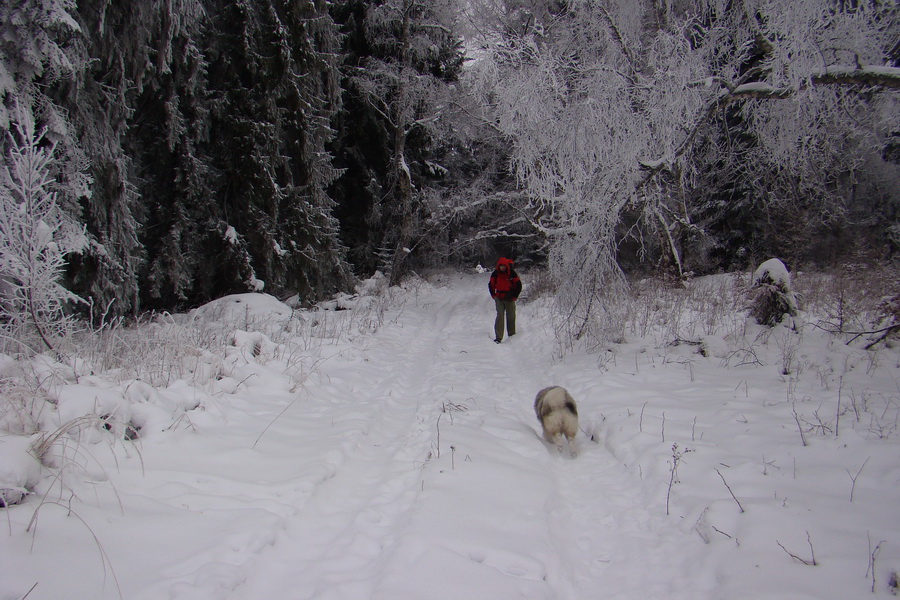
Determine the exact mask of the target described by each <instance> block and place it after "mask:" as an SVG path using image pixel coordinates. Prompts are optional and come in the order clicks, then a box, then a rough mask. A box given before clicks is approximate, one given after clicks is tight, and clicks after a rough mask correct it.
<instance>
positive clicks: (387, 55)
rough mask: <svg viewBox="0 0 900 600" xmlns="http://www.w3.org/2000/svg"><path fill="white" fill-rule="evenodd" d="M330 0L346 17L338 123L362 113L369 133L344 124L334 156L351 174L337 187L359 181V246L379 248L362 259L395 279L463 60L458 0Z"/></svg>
mask: <svg viewBox="0 0 900 600" xmlns="http://www.w3.org/2000/svg"><path fill="white" fill-rule="evenodd" d="M337 4H339V5H340V6H337V7H335V9H334V12H335V13H336V14H338V15H339V18H340V19H342V21H343V23H344V30H345V32H346V33H347V34H348V35H347V38H345V39H346V40H347V42H346V43H347V44H348V49H349V50H350V54H349V56H348V57H347V62H346V63H345V67H344V69H343V70H344V74H345V79H344V81H345V87H346V89H347V92H346V94H345V95H346V96H348V100H347V101H346V102H345V107H346V108H347V110H346V111H345V113H344V114H343V115H341V118H340V119H339V120H338V123H339V127H340V126H341V125H340V124H341V123H346V124H347V125H348V126H350V125H352V124H353V123H360V124H362V126H363V128H364V130H365V131H368V132H371V133H372V134H374V135H370V136H369V137H368V138H365V137H363V136H361V135H359V134H358V133H356V132H353V131H351V130H349V128H348V127H344V128H342V131H341V132H340V135H341V137H342V141H343V140H346V141H347V142H348V144H346V145H344V150H343V151H340V150H339V152H340V153H339V157H338V158H339V162H338V164H340V165H342V166H343V165H346V166H348V167H349V169H348V175H351V176H356V177H357V182H358V183H357V182H353V181H349V180H347V181H344V182H339V185H338V188H339V193H341V194H343V195H344V196H345V197H347V196H348V195H349V194H348V193H347V192H346V191H344V188H351V187H353V186H359V185H360V184H361V186H362V189H361V190H360V191H361V192H362V196H363V197H364V198H365V204H363V205H362V206H361V208H362V210H363V211H364V212H365V214H366V223H365V224H364V228H365V229H366V230H367V231H366V233H365V234H364V235H363V236H360V237H361V238H362V239H360V240H359V243H360V244H364V245H365V246H366V247H367V248H368V251H367V252H364V253H369V254H370V255H371V254H374V253H375V252H377V253H378V254H379V255H380V264H378V265H364V266H365V267H369V268H372V267H374V266H379V267H382V268H385V269H387V270H388V271H389V272H390V280H391V283H392V284H396V283H397V282H398V281H399V280H400V278H401V277H402V276H403V274H404V271H405V266H406V259H407V257H408V255H409V252H410V250H411V249H412V248H413V247H414V246H415V245H416V243H417V241H418V239H419V238H420V236H421V235H422V234H423V230H424V227H423V219H424V212H425V211H424V206H423V190H422V186H423V185H424V184H425V181H426V180H427V178H428V177H429V171H430V170H431V168H430V167H429V165H428V164H427V162H428V161H427V156H428V150H429V147H430V146H432V145H433V143H434V140H433V138H432V134H433V131H434V126H435V123H436V122H437V120H438V119H440V118H441V117H442V115H443V114H444V113H445V111H446V108H447V102H448V100H449V96H448V94H449V93H450V88H449V84H450V83H451V82H453V81H454V80H455V79H456V76H457V74H458V72H459V69H460V67H461V65H462V53H461V47H460V40H459V37H458V33H457V27H456V19H457V18H458V15H459V14H460V12H459V5H458V3H457V2H455V1H454V0H388V1H386V2H379V3H367V2H359V1H357V0H352V1H350V2H342V3H337ZM351 111H352V112H351ZM373 140H374V143H373ZM367 163H368V164H367ZM360 175H362V176H363V177H362V178H359V176H360ZM366 175H369V176H366ZM348 216H350V215H348ZM358 225H363V224H362V223H359V224H358ZM373 251H374V252H373Z"/></svg>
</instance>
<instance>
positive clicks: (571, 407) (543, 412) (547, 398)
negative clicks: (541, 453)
mask: <svg viewBox="0 0 900 600" xmlns="http://www.w3.org/2000/svg"><path fill="white" fill-rule="evenodd" d="M534 412H535V414H536V415H537V418H538V421H540V422H541V427H542V428H543V429H544V439H545V440H547V441H548V442H550V443H551V444H556V449H557V450H558V451H559V452H562V438H563V436H565V437H566V440H568V445H569V454H571V455H572V457H574V456H575V434H576V433H578V408H577V407H576V406H575V399H574V398H572V396H570V395H569V392H567V391H566V390H565V388H562V387H559V386H558V385H555V386H551V387H547V388H544V389H542V390H541V391H539V392H538V394H537V397H536V398H535V399H534Z"/></svg>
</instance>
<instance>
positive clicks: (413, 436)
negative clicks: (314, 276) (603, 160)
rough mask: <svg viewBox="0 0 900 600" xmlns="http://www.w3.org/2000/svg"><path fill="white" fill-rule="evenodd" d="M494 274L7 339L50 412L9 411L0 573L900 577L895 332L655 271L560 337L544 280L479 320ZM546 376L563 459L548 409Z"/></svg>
mask: <svg viewBox="0 0 900 600" xmlns="http://www.w3.org/2000/svg"><path fill="white" fill-rule="evenodd" d="M486 277H487V276H486V275H479V274H463V275H449V274H444V275H442V276H439V277H437V278H434V279H432V280H431V281H430V282H423V281H415V282H412V283H409V284H407V285H406V286H405V287H404V288H403V289H394V290H392V291H391V292H390V293H389V294H387V295H382V296H377V297H370V296H364V297H363V298H361V299H357V300H355V301H354V300H351V299H347V300H345V301H344V302H345V303H347V304H348V305H351V306H353V308H352V309H351V310H340V311H324V310H323V311H303V312H295V313H292V311H290V309H288V308H287V307H286V306H284V305H282V304H280V303H277V302H276V301H275V300H274V299H271V298H269V297H266V296H261V295H246V296H240V297H232V298H229V299H226V300H223V301H219V302H217V303H214V304H213V305H210V306H207V307H205V308H204V309H203V310H201V311H198V312H196V313H194V314H193V315H191V316H179V317H174V318H172V319H171V322H167V321H165V320H162V321H160V323H157V324H148V325H145V326H144V328H143V329H142V331H143V333H142V339H144V341H146V343H147V346H146V347H138V342H137V341H135V338H133V337H132V338H128V340H126V341H122V340H120V341H121V342H122V343H123V344H124V345H123V347H126V346H127V347H128V348H129V349H130V350H129V352H131V354H128V353H127V352H124V351H123V352H122V353H121V356H120V357H119V358H120V359H121V362H123V363H129V362H130V363H134V364H130V365H129V364H117V365H116V364H114V363H115V360H114V357H110V356H109V355H105V356H104V355H103V354H102V353H100V352H98V351H96V350H95V349H91V348H87V347H86V348H85V351H84V354H85V356H84V357H83V359H82V360H81V361H80V362H76V363H74V364H72V365H69V366H63V365H60V364H57V363H54V362H52V361H44V362H43V363H42V362H40V361H35V362H33V363H30V364H29V365H27V368H26V366H25V365H22V364H16V363H12V362H9V361H7V362H5V363H3V364H0V366H2V368H3V370H4V377H5V381H6V385H5V388H4V389H5V390H6V391H5V393H6V396H5V398H6V405H7V407H6V411H5V414H4V415H3V422H4V423H5V424H6V426H7V427H8V428H9V429H15V428H16V427H19V428H26V429H27V428H28V427H29V426H30V425H29V423H28V421H29V419H28V418H27V417H26V416H24V415H23V414H20V413H23V412H30V413H31V414H34V415H36V420H37V423H36V424H33V425H37V426H39V427H40V428H41V429H43V430H44V431H45V432H46V433H45V435H44V437H43V438H40V435H39V434H36V435H34V436H31V437H26V436H22V435H10V434H3V435H2V436H0V488H2V487H4V486H5V487H7V488H9V489H12V488H14V487H17V486H18V487H29V488H30V490H31V491H33V492H34V493H32V494H30V495H29V496H27V497H26V499H25V500H24V502H23V503H22V504H19V505H15V506H11V507H9V508H7V509H5V511H4V513H5V514H3V516H4V517H5V519H4V520H5V521H6V526H5V527H4V529H5V530H6V531H5V532H3V535H2V537H0V600H18V599H21V598H23V597H25V596H26V595H27V598H28V599H29V600H40V599H53V600H58V599H62V598H65V599H69V600H72V599H82V598H83V599H91V600H98V599H106V598H110V599H113V598H125V599H127V600H158V599H164V598H171V599H173V600H212V599H225V598H227V599H229V600H257V599H259V598H279V599H291V600H301V599H322V600H325V599H333V600H356V599H359V600H369V599H384V600H388V599H390V600H398V599H403V600H418V599H421V600H441V599H453V600H457V599H460V598H466V599H485V600H488V599H490V600H498V599H507V598H510V599H511V598H526V599H548V600H549V599H554V600H584V599H593V598H596V599H610V600H613V599H622V600H626V599H627V600H635V599H663V598H664V599H666V600H680V599H684V600H697V599H705V598H709V599H720V598H721V599H726V598H727V599H729V600H738V599H742V598H767V599H769V598H777V599H785V600H787V599H797V600H800V599H830V598H833V599H841V600H845V599H848V598H868V597H888V596H889V595H890V594H891V591H892V589H891V579H892V573H896V572H897V571H898V570H900V460H898V459H900V443H898V431H897V425H898V403H900V357H898V353H897V351H896V350H891V349H886V348H884V346H883V345H881V346H879V348H880V349H879V350H877V351H868V352H867V351H864V350H862V349H860V346H861V344H854V345H852V346H847V345H845V344H844V343H843V341H842V340H840V339H837V338H834V337H833V336H831V335H830V334H826V333H824V332H823V331H822V330H821V329H817V328H814V327H811V326H810V325H809V324H807V325H805V326H801V328H800V329H799V332H794V331H791V330H790V329H788V328H787V327H779V328H776V329H774V330H767V329H764V328H761V327H758V326H756V325H753V324H748V323H747V321H746V319H745V318H744V315H743V314H733V315H724V316H723V315H721V314H720V315H719V317H717V318H718V321H717V322H712V321H711V320H707V321H704V320H703V318H706V317H691V316H690V311H689V310H686V309H679V310H677V311H674V312H673V305H674V304H677V303H678V300H677V298H676V297H675V296H672V297H665V298H663V297H660V298H658V299H656V300H654V301H653V302H648V303H647V304H646V305H645V306H646V308H645V309H644V312H643V313H642V314H631V315H630V317H629V323H628V325H627V327H626V339H625V340H624V343H622V344H618V345H615V346H612V347H611V348H610V349H609V350H608V351H603V352H599V353H597V352H595V353H591V354H587V353H580V352H575V353H570V354H567V355H566V356H564V357H563V358H559V356H558V355H557V354H556V352H555V350H556V346H555V343H554V341H553V340H554V336H553V332H552V330H551V326H550V317H549V310H548V308H547V305H546V300H538V301H531V302H529V301H528V300H527V299H526V300H525V301H523V302H522V303H521V304H520V307H519V333H518V335H516V336H515V337H513V338H510V339H509V340H507V341H505V342H504V343H503V344H501V345H499V346H498V345H495V344H493V343H492V342H491V339H492V337H493V335H492V324H493V304H492V302H491V300H490V298H489V297H488V295H487V289H486V288H487V286H486ZM527 283H528V282H527V278H526V284H527ZM715 289H716V288H710V290H711V291H710V292H709V293H708V294H707V295H708V296H717V295H718V293H717V292H716V291H715ZM722 289H725V288H722ZM527 293H528V288H527V286H526V295H527ZM713 300H722V301H724V298H713ZM338 304H340V303H338ZM231 309H234V310H231ZM671 315H682V317H681V318H682V319H684V320H683V322H681V323H676V324H673V323H671V322H670V321H671V320H672V316H671ZM179 332H180V333H179ZM665 332H669V333H665ZM679 338H680V339H681V340H682V343H680V344H677V345H673V344H670V343H666V341H668V342H674V341H675V340H676V339H679ZM123 340H125V338H123ZM148 340H149V341H148ZM154 340H155V342H154ZM164 340H167V341H164ZM126 342H127V343H126ZM219 342H221V343H219ZM694 342H697V343H694ZM154 344H155V345H154ZM160 347H163V349H162V350H161V349H160ZM136 348H137V352H135V349H136ZM142 348H143V349H142ZM101 362H102V363H103V365H101ZM137 363H139V364H137ZM137 375H140V380H138V379H137ZM551 384H558V385H563V386H565V387H566V388H568V389H569V391H570V392H571V393H572V395H573V396H574V397H575V398H576V399H577V400H578V401H579V409H580V416H581V428H582V431H583V433H581V434H580V435H579V438H578V442H577V450H578V456H577V458H575V459H574V460H572V459H570V458H569V457H568V456H567V455H559V454H557V453H556V450H555V448H551V447H549V446H548V445H546V444H545V443H544V442H543V441H542V440H541V438H540V436H539V425H538V423H537V421H536V419H535V417H534V413H533V409H532V402H533V399H534V395H535V393H536V392H537V391H538V390H539V389H541V388H542V387H545V386H547V385H551ZM29 385H31V386H32V387H31V388H29ZM43 396H49V397H50V398H51V399H52V400H53V401H54V402H55V403H56V405H55V406H54V405H50V404H48V405H46V406H44V405H41V404H40V402H41V400H40V398H42V397H43ZM36 398H37V399H36ZM16 407H19V408H18V409H17V410H13V409H14V408H16ZM90 414H97V415H112V416H111V417H110V418H109V419H107V421H106V422H105V426H104V424H103V423H99V422H98V421H97V420H96V419H95V418H93V417H85V415H90ZM63 426H65V427H64V428H63V430H59V428H60V427H63ZM132 428H135V429H136V428H140V431H139V437H138V439H136V440H134V441H129V440H126V439H123V438H126V437H133V435H132V434H131V431H132ZM57 431H58V433H59V435H51V434H53V433H54V432H57ZM40 439H43V440H44V441H45V442H46V443H45V444H44V446H43V449H44V462H45V463H46V464H48V465H50V466H49V467H44V468H43V469H42V470H41V469H39V468H38V466H37V462H36V461H35V460H34V459H32V458H30V455H28V454H27V453H26V446H27V444H29V443H34V442H35V441H40ZM26 484H27V485H26ZM8 493H12V492H8ZM792 555H793V556H792ZM813 562H815V563H816V564H815V565H813V564H812V563H813ZM806 563H810V564H806ZM873 567H874V574H873ZM873 587H874V594H873V593H872V590H873ZM29 590H31V591H30V592H29ZM893 591H894V592H896V588H894V589H893Z"/></svg>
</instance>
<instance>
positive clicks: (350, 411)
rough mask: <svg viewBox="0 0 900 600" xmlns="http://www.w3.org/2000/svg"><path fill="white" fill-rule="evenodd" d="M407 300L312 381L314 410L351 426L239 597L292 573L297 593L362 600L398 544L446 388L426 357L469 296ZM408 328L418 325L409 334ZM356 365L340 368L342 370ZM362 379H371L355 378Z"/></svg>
mask: <svg viewBox="0 0 900 600" xmlns="http://www.w3.org/2000/svg"><path fill="white" fill-rule="evenodd" d="M428 300H430V296H429V297H428V298H426V303H424V304H423V305H422V306H419V307H415V308H410V307H406V308H404V309H403V315H402V316H403V318H401V319H398V320H397V321H396V322H395V323H393V324H391V325H387V326H385V327H384V328H383V330H382V331H380V332H379V333H378V334H376V336H375V339H374V340H373V341H372V343H371V344H370V345H371V346H372V347H373V349H372V350H371V351H370V352H369V353H368V356H367V358H366V361H365V362H364V363H363V364H359V363H358V362H355V363H353V364H352V365H346V366H340V365H339V366H334V365H329V366H328V367H327V369H325V371H326V379H327V380H329V381H330V383H329V384H327V385H326V386H323V387H322V389H320V390H316V391H315V393H316V394H317V395H318V396H319V398H318V402H317V405H318V407H317V410H316V413H317V414H316V415H315V417H314V418H315V419H316V420H318V421H320V422H321V421H326V420H327V419H331V421H332V422H333V423H339V424H344V425H346V424H347V423H348V422H351V421H353V420H355V426H351V427H350V428H349V429H348V430H346V431H343V432H342V433H341V434H340V435H341V436H342V438H343V439H342V440H341V441H340V446H341V452H342V456H341V457H340V460H339V461H337V460H336V461H335V462H339V464H338V465H337V467H336V468H335V472H334V475H333V476H332V477H330V478H328V479H326V480H324V481H322V482H320V483H319V484H318V485H317V486H316V488H315V489H314V490H313V492H312V494H311V496H310V498H309V499H308V500H307V501H306V503H305V504H304V506H303V507H301V508H300V509H299V510H298V515H297V517H295V518H292V519H290V520H288V521H287V522H286V523H285V530H284V532H283V534H282V538H281V540H280V541H279V542H277V543H276V544H275V546H274V548H273V549H272V551H270V552H268V555H267V556H266V557H265V559H264V560H260V561H259V568H258V571H257V572H255V573H254V574H253V576H252V578H250V579H249V580H248V581H247V582H246V584H245V585H244V586H243V587H242V588H241V589H240V590H238V591H239V593H241V594H242V595H241V597H245V598H258V597H263V595H264V594H277V593H278V592H279V591H280V590H283V589H284V587H285V581H290V582H292V583H291V584H290V586H289V587H290V589H291V591H292V597H293V598H297V599H302V598H316V599H323V600H324V599H328V598H334V599H352V598H360V599H363V598H365V599H368V598H371V597H372V596H371V595H372V589H371V586H372V582H374V581H377V580H378V572H379V569H380V567H381V565H382V564H383V563H384V561H385V560H386V557H387V556H389V554H390V552H391V547H392V546H393V545H394V543H395V541H396V540H395V539H394V536H395V532H396V531H397V529H398V527H400V524H401V523H402V521H403V520H404V519H405V518H407V513H408V510H409V509H410V507H411V506H412V505H413V504H414V503H415V501H416V498H417V496H418V494H419V492H420V489H421V485H422V479H421V469H422V467H423V465H424V464H425V462H426V461H427V460H428V459H429V455H430V454H431V453H432V452H433V451H434V449H435V446H434V443H433V436H434V435H435V433H436V429H435V427H434V421H436V420H437V418H438V415H439V411H440V407H441V401H440V394H441V393H442V392H444V391H445V390H443V388H442V386H441V378H440V377H439V376H436V375H435V373H434V372H433V370H432V365H433V364H434V362H435V360H437V358H436V357H437V355H438V354H439V353H440V350H441V347H442V344H443V340H444V339H445V338H446V337H447V334H446V329H447V328H448V326H449V324H450V323H451V322H452V321H453V320H454V319H455V318H456V315H457V313H458V312H459V310H460V309H463V308H465V304H466V303H467V299H465V298H460V297H459V296H455V295H451V296H450V297H449V298H446V299H444V300H443V301H441V302H437V303H430V304H429V303H428ZM410 334H415V335H414V337H412V339H410ZM346 368H352V369H353V371H354V372H353V373H351V374H343V373H342V372H341V371H342V369H346ZM361 382H366V383H367V384H361Z"/></svg>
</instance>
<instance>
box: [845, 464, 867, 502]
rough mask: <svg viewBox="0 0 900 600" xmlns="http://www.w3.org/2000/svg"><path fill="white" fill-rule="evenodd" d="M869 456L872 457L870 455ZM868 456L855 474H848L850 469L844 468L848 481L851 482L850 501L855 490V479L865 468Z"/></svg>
mask: <svg viewBox="0 0 900 600" xmlns="http://www.w3.org/2000/svg"><path fill="white" fill-rule="evenodd" d="M869 458H872V457H871V456H870V457H869ZM869 458H867V459H866V460H865V462H863V464H862V466H861V467H860V468H859V471H857V472H856V475H850V469H846V471H847V475H850V481H852V482H853V483H852V484H851V485H850V502H853V492H855V491H856V480H857V479H859V474H860V473H862V470H863V469H864V468H865V466H866V463H867V462H869Z"/></svg>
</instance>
